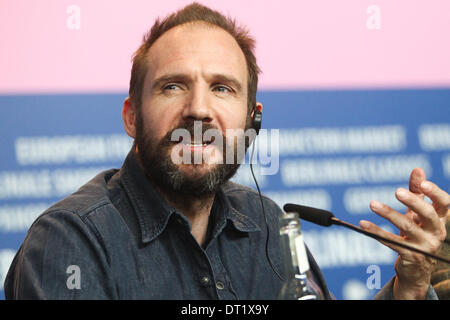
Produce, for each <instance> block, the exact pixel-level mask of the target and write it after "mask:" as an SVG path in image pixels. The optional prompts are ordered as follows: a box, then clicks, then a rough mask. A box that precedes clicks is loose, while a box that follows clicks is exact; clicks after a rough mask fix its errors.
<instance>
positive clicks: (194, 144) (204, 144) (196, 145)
mask: <svg viewBox="0 0 450 320" xmlns="http://www.w3.org/2000/svg"><path fill="white" fill-rule="evenodd" d="M181 143H182V144H185V145H189V146H193V147H201V146H206V145H208V142H204V143H184V142H181Z"/></svg>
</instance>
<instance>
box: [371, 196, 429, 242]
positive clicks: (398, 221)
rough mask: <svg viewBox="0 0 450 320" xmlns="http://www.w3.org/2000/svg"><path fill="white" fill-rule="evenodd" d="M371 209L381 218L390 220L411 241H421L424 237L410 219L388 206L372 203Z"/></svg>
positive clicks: (373, 201) (376, 202)
mask: <svg viewBox="0 0 450 320" xmlns="http://www.w3.org/2000/svg"><path fill="white" fill-rule="evenodd" d="M370 209H371V210H372V211H373V212H375V213H376V214H377V215H379V216H380V217H383V218H385V219H387V220H389V221H390V222H391V223H392V224H393V225H394V226H396V227H397V228H398V229H400V231H401V233H402V234H403V235H405V236H406V237H409V238H411V239H416V240H417V239H420V238H421V237H424V236H425V235H424V232H425V231H423V230H422V229H421V228H420V227H419V226H418V225H417V224H416V223H415V222H414V221H412V220H411V219H408V218H407V217H406V216H405V215H403V214H401V213H399V212H397V211H395V210H394V209H392V208H391V207H389V206H388V205H385V204H383V203H380V202H378V201H376V200H372V201H371V202H370Z"/></svg>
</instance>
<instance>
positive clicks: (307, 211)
mask: <svg viewBox="0 0 450 320" xmlns="http://www.w3.org/2000/svg"><path fill="white" fill-rule="evenodd" d="M283 209H284V211H285V212H296V213H298V215H299V217H300V219H303V220H306V221H309V222H312V223H315V224H318V225H321V226H323V227H329V226H331V225H332V224H335V225H339V226H344V227H346V228H349V229H351V230H353V231H356V232H359V233H362V234H364V235H366V236H369V237H371V238H374V239H376V240H381V241H384V242H388V243H392V244H395V245H397V246H399V247H402V248H405V249H408V250H411V251H414V252H418V253H421V254H423V255H425V256H428V257H430V258H433V259H436V260H439V261H442V262H445V263H448V264H450V260H449V259H446V258H443V257H440V256H437V255H434V254H431V253H428V252H426V251H422V250H420V249H417V248H414V247H411V246H409V245H406V244H404V243H400V242H397V241H394V240H390V239H387V238H385V237H382V236H379V235H377V234H374V233H372V232H369V231H366V230H363V229H361V228H358V227H357V226H354V225H352V224H350V223H348V222H345V221H342V220H339V219H338V218H336V217H335V216H334V215H333V214H332V213H331V212H330V211H327V210H323V209H317V208H312V207H307V206H301V205H299V204H293V203H287V204H285V205H284V207H283Z"/></svg>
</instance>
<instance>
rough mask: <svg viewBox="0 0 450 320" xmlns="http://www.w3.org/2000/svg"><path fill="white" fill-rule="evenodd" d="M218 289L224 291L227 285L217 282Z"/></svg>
mask: <svg viewBox="0 0 450 320" xmlns="http://www.w3.org/2000/svg"><path fill="white" fill-rule="evenodd" d="M216 288H217V289H219V290H223V289H224V288H225V285H224V284H223V283H222V282H220V281H217V282H216Z"/></svg>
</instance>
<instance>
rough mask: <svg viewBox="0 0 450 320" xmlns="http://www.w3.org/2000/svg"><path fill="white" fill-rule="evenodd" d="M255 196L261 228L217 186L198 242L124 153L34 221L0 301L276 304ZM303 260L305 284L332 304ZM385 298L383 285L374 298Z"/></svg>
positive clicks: (274, 263)
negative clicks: (307, 274) (309, 277)
mask: <svg viewBox="0 0 450 320" xmlns="http://www.w3.org/2000/svg"><path fill="white" fill-rule="evenodd" d="M262 200H263V202H264V208H265V212H266V215H267V222H268V224H267V225H266V222H265V220H264V216H263V214H262V211H261V203H260V198H259V195H258V193H256V192H255V191H254V190H252V189H250V188H247V187H244V186H241V185H238V184H235V183H231V182H227V183H226V184H225V185H223V186H222V187H221V188H220V189H219V190H218V192H217V193H216V196H215V200H214V204H213V207H212V210H211V216H210V223H209V225H210V226H211V227H210V228H209V232H208V234H209V236H208V240H207V241H206V243H205V245H204V246H200V245H199V244H198V242H197V241H196V239H195V238H194V237H193V236H192V234H191V225H190V223H189V221H188V220H187V219H186V218H185V217H184V216H183V215H182V214H181V213H180V212H178V211H177V210H175V209H174V208H172V207H170V206H169V205H168V204H167V203H166V202H165V201H164V200H163V199H162V198H161V196H160V194H159V193H158V192H157V191H156V190H155V189H154V188H153V186H152V184H151V182H150V181H149V180H148V178H147V177H146V175H145V174H144V172H143V170H142V168H141V167H140V165H139V163H138V160H137V158H136V154H135V152H134V151H131V152H130V153H129V155H128V156H127V158H126V160H125V162H124V164H123V166H122V168H121V169H120V170H117V169H112V170H108V171H104V172H102V173H100V174H99V175H97V176H96V177H95V178H94V179H92V180H91V181H90V182H88V183H87V184H86V185H84V186H83V187H81V188H80V189H79V190H78V191H77V192H76V193H74V194H72V195H70V196H69V197H67V198H65V199H63V200H62V201H60V202H58V203H56V204H55V205H53V206H52V207H50V208H49V209H48V210H46V211H45V212H44V213H43V214H42V215H41V216H39V217H38V218H37V219H36V221H35V222H34V223H33V225H32V226H31V228H30V229H29V231H28V233H27V236H26V238H25V240H24V242H23V244H22V245H21V247H20V248H19V250H18V252H17V254H16V256H15V257H14V259H13V262H12V264H11V267H10V269H9V272H8V275H7V278H6V281H5V286H4V288H5V296H6V298H7V299H227V300H233V299H264V300H267V299H276V297H277V294H278V292H279V291H280V289H281V286H282V283H283V281H282V277H284V274H283V273H284V268H283V266H282V262H281V261H282V259H281V257H280V250H279V249H280V244H279V232H278V217H279V215H280V214H282V211H281V209H280V208H279V207H278V206H277V205H276V204H275V203H274V202H273V201H272V200H270V199H268V198H267V197H264V196H263V197H262ZM267 228H269V230H270V232H269V241H268V250H267V254H266V240H267V235H268V234H267ZM307 255H308V259H309V263H310V266H311V271H312V274H313V278H314V281H315V282H316V283H317V284H318V285H319V286H320V287H321V288H322V290H323V292H324V294H325V297H326V298H327V299H330V298H332V296H331V294H330V293H329V291H328V289H327V286H326V283H325V280H324V278H323V276H322V273H321V271H320V269H319V267H318V266H317V264H316V262H315V261H314V259H313V257H312V255H311V253H310V252H309V250H307ZM268 257H269V258H270V261H269V259H268ZM270 262H271V263H270ZM279 275H280V276H281V278H280V276H279ZM430 293H434V292H430ZM434 294H435V293H434ZM433 297H434V296H432V297H431V298H433ZM391 298H393V296H392V281H391V282H390V283H388V285H387V286H385V288H383V289H382V290H381V292H380V293H379V295H378V299H391ZM427 298H430V297H429V296H428V297H427Z"/></svg>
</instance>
